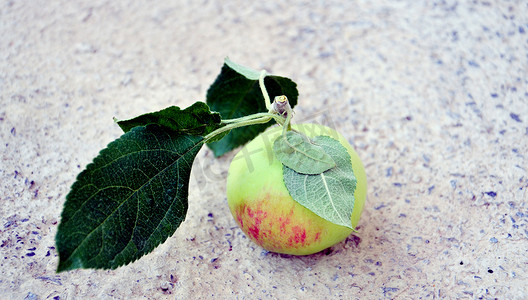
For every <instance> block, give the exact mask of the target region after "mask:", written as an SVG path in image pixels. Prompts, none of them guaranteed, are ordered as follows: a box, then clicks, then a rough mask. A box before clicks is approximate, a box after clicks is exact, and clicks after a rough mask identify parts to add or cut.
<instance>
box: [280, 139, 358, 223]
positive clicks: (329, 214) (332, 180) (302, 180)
mask: <svg viewBox="0 0 528 300" xmlns="http://www.w3.org/2000/svg"><path fill="white" fill-rule="evenodd" d="M314 142H315V143H317V144H318V145H320V146H321V147H322V148H323V150H324V151H325V152H326V153H327V154H329V155H330V157H332V159H333V160H334V161H335V163H336V167H334V168H332V169H329V170H328V171H326V172H323V173H321V174H317V175H307V174H300V173H297V172H295V171H294V170H292V169H290V168H288V167H287V166H283V173H284V183H285V184H286V188H287V189H288V191H289V192H290V195H291V196H292V198H293V199H294V200H295V201H297V202H298V203H299V204H301V205H302V206H304V207H306V208H308V209H309V210H311V211H312V212H314V213H315V214H316V215H318V216H320V217H321V218H323V219H325V220H328V221H330V222H332V223H335V224H338V225H342V226H346V227H348V228H352V229H354V228H353V227H352V221H351V220H350V218H351V216H352V211H353V209H354V201H355V200H354V191H355V190H356V183H357V180H356V177H355V176H354V171H353V170H352V164H351V159H350V154H348V152H347V150H346V148H345V147H343V145H341V144H340V143H339V141H337V140H335V139H333V138H331V137H328V136H316V137H315V138H314Z"/></svg>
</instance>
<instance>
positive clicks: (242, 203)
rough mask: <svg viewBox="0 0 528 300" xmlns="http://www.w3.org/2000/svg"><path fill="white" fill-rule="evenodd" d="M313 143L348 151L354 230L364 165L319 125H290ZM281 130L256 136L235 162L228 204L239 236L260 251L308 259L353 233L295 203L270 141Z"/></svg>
mask: <svg viewBox="0 0 528 300" xmlns="http://www.w3.org/2000/svg"><path fill="white" fill-rule="evenodd" d="M292 127H293V129H295V130H297V131H300V132H302V133H304V134H306V135H307V136H308V137H310V138H313V137H315V136H318V135H327V136H330V137H332V138H334V139H337V140H339V142H340V143H341V144H342V145H343V146H344V147H345V148H346V149H347V150H348V153H349V154H350V157H351V163H352V169H353V171H354V175H355V176H356V179H357V185H356V190H355V192H354V197H355V202H354V210H353V213H352V216H351V221H352V226H353V227H354V228H356V226H357V224H358V222H359V218H360V216H361V212H362V211H363V206H364V204H365V198H366V191H367V178H366V174H365V170H364V167H363V164H362V163H361V160H360V158H359V156H358V155H357V153H356V152H355V151H354V149H353V148H352V147H351V146H350V144H349V143H348V142H347V140H346V139H345V138H344V137H343V136H342V135H340V134H339V133H338V132H336V131H335V130H333V129H331V128H328V127H325V126H322V125H318V124H300V125H293V126H292ZM281 132H282V127H275V128H272V129H270V130H268V131H265V132H264V133H262V134H260V135H259V136H257V137H256V138H255V139H254V140H252V141H251V142H249V143H248V144H247V145H246V146H244V148H242V150H240V152H238V154H237V155H236V156H235V157H234V158H233V160H232V162H231V165H230V167H229V172H228V177H227V202H228V205H229V209H230V211H231V213H232V215H233V217H234V219H235V221H236V222H237V223H238V225H239V227H240V228H241V229H242V231H243V232H244V233H245V234H246V235H247V236H248V237H249V238H250V239H251V240H253V241H254V242H255V243H256V244H258V245H259V246H261V247H262V248H264V249H266V250H268V251H271V252H277V253H284V254H292V255H308V254H313V253H316V252H319V251H321V250H324V249H326V248H328V247H331V246H333V245H335V244H336V243H339V242H340V241H342V240H344V239H345V238H346V237H347V236H348V235H350V233H352V231H353V230H352V229H350V228H347V227H345V226H341V225H337V224H334V223H332V222H329V221H327V220H325V219H323V218H321V217H319V216H317V215H316V214H315V213H313V212H312V211H310V210H309V209H307V208H305V207H304V206H302V205H300V204H299V203H297V202H296V201H295V200H293V198H292V197H291V196H290V194H289V192H288V189H287V188H286V185H285V184H284V180H283V171H282V170H283V169H282V163H281V162H280V161H279V160H278V159H277V158H276V157H275V155H274V154H273V150H272V149H273V142H274V141H275V139H276V138H277V137H278V136H279V135H280V134H281Z"/></svg>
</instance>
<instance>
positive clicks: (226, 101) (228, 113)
mask: <svg viewBox="0 0 528 300" xmlns="http://www.w3.org/2000/svg"><path fill="white" fill-rule="evenodd" d="M234 65H235V64H234V63H232V62H231V61H229V60H226V63H225V64H224V66H223V67H222V70H221V72H220V75H218V77H217V78H216V80H215V82H214V83H213V84H212V85H211V87H210V88H209V90H208V91H207V104H208V105H209V106H210V107H211V109H212V110H214V111H217V112H219V113H220V114H221V116H222V119H224V120H225V119H235V118H240V117H244V116H247V115H251V114H255V113H259V112H267V109H266V103H265V101H264V97H263V96H262V92H261V91H260V87H259V83H258V77H257V76H256V75H257V74H258V72H256V71H254V70H251V69H249V68H245V67H241V66H238V65H237V67H235V68H236V69H237V70H239V72H242V73H243V74H241V73H239V72H237V71H236V70H234V69H233V68H232V67H234ZM230 66H231V67H230ZM244 74H245V75H244ZM246 76H248V77H249V78H248V77H246ZM264 85H265V86H266V89H267V90H268V93H269V96H270V98H271V100H272V101H273V99H274V98H275V97H276V96H280V95H285V96H286V97H288V101H289V103H290V105H291V107H293V106H295V105H296V104H297V97H298V95H299V93H298V91H297V85H296V84H295V82H293V81H291V80H290V79H288V78H285V77H279V76H266V78H265V79H264ZM272 124H274V122H273V121H271V122H268V123H265V124H258V125H252V126H248V127H242V128H237V129H233V130H231V132H230V133H229V134H227V135H226V136H225V137H224V138H223V139H222V140H220V141H217V142H214V143H209V144H208V146H209V148H211V149H212V150H213V152H214V154H215V156H217V157H218V156H221V155H223V154H225V153H227V152H229V151H231V150H233V149H234V148H236V147H238V146H241V145H244V144H245V143H247V142H249V141H250V140H252V139H253V138H255V137H256V136H257V135H258V134H259V133H261V132H263V131H264V130H266V128H267V127H269V126H271V125H272Z"/></svg>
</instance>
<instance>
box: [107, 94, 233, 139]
mask: <svg viewBox="0 0 528 300" xmlns="http://www.w3.org/2000/svg"><path fill="white" fill-rule="evenodd" d="M221 122H222V119H221V117H220V114H219V113H217V112H211V110H210V109H209V106H207V104H205V103H203V102H195V103H194V104H193V105H191V106H189V107H187V108H185V109H183V110H182V109H180V108H179V107H177V106H170V107H167V108H165V109H163V110H160V111H157V112H152V113H147V114H143V115H141V116H138V117H135V118H132V119H129V120H123V121H117V124H118V125H119V127H121V129H122V130H123V131H124V132H128V131H130V130H131V129H132V128H134V127H136V126H145V125H147V124H158V125H160V126H163V127H165V128H168V129H170V130H172V131H174V132H175V133H176V132H179V133H184V134H190V135H201V136H205V135H207V134H208V133H211V132H213V131H214V130H216V129H218V128H220V127H222V126H223V125H222V123H221ZM220 138H221V137H220Z"/></svg>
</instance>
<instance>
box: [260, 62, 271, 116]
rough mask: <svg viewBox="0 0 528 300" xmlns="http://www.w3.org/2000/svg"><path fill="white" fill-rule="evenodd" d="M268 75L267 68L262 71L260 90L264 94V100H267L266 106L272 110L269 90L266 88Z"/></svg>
mask: <svg viewBox="0 0 528 300" xmlns="http://www.w3.org/2000/svg"><path fill="white" fill-rule="evenodd" d="M266 75H267V72H266V70H262V71H260V77H259V86H260V91H261V92H262V96H264V101H265V102H266V108H267V109H268V111H270V112H271V100H270V96H269V94H268V91H267V90H266V85H265V84H264V77H266Z"/></svg>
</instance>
